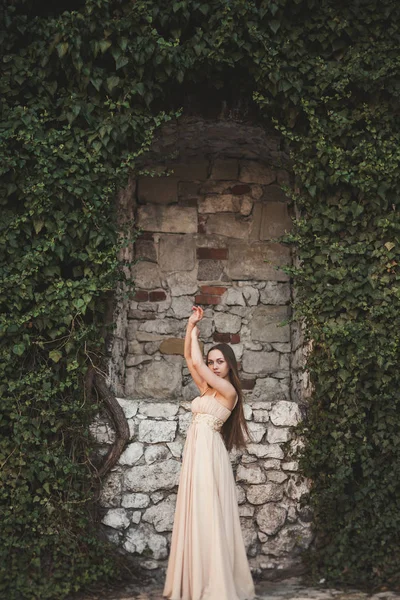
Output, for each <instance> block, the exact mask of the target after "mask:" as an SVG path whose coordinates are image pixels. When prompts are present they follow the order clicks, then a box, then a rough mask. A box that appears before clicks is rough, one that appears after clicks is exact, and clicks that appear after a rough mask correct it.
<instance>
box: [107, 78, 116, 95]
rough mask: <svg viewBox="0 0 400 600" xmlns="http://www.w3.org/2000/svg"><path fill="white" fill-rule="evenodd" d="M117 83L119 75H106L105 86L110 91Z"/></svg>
mask: <svg viewBox="0 0 400 600" xmlns="http://www.w3.org/2000/svg"><path fill="white" fill-rule="evenodd" d="M118 84H119V77H117V76H116V75H112V76H111V77H107V87H108V89H109V90H110V92H111V91H112V90H113V89H114V88H115V87H116V86H117V85H118Z"/></svg>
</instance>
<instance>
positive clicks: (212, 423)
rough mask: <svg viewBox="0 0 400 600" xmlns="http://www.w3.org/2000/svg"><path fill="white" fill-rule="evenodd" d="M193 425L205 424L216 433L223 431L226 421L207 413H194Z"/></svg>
mask: <svg viewBox="0 0 400 600" xmlns="http://www.w3.org/2000/svg"><path fill="white" fill-rule="evenodd" d="M192 423H205V424H206V425H208V426H209V427H211V429H214V431H221V428H222V425H223V424H224V421H223V420H222V419H219V418H218V417H214V416H213V415H209V414H207V413H197V412H195V413H193V417H192Z"/></svg>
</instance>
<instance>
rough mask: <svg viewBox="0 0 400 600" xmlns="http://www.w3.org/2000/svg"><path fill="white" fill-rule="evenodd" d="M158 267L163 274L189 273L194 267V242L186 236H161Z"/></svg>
mask: <svg viewBox="0 0 400 600" xmlns="http://www.w3.org/2000/svg"><path fill="white" fill-rule="evenodd" d="M159 265H160V268H161V270H162V271H163V272H164V273H173V272H175V271H191V270H192V269H193V268H194V266H195V245H194V240H193V239H192V238H191V237H190V236H187V235H178V234H177V235H163V236H162V237H161V239H160V254H159Z"/></svg>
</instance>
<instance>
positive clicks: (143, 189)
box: [138, 176, 178, 204]
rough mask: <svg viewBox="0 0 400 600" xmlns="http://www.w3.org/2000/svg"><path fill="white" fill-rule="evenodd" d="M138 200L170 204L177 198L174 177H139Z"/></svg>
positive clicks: (175, 179)
mask: <svg viewBox="0 0 400 600" xmlns="http://www.w3.org/2000/svg"><path fill="white" fill-rule="evenodd" d="M138 200H139V202H141V203H142V204H145V203H152V204H171V203H172V202H176V201H177V200H178V179H177V178H176V177H165V176H161V177H157V176H155V177H139V181H138Z"/></svg>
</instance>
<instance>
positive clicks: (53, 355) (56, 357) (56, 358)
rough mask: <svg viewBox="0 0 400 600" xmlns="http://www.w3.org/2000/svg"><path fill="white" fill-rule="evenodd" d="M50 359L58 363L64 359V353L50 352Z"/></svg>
mask: <svg viewBox="0 0 400 600" xmlns="http://www.w3.org/2000/svg"><path fill="white" fill-rule="evenodd" d="M49 358H51V360H52V361H53V362H55V363H58V361H59V360H60V359H61V358H62V352H60V351H59V350H52V351H51V352H49Z"/></svg>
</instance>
